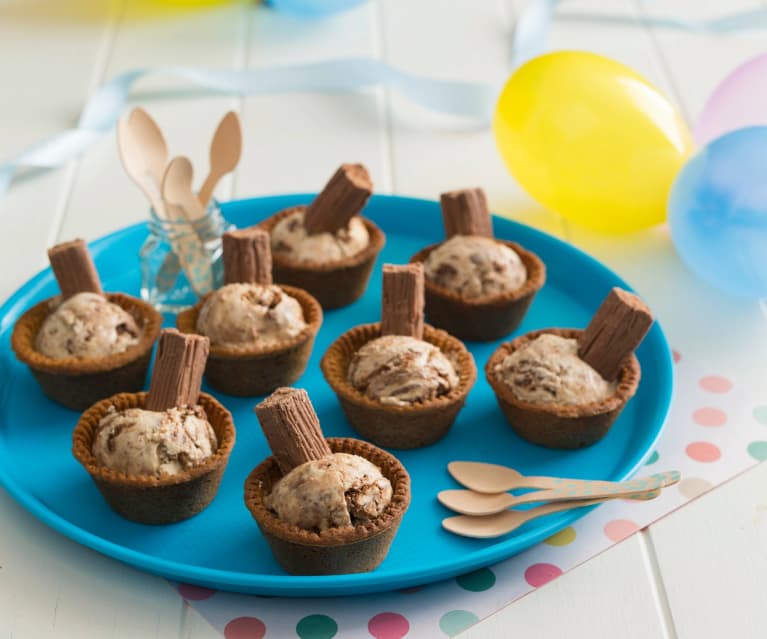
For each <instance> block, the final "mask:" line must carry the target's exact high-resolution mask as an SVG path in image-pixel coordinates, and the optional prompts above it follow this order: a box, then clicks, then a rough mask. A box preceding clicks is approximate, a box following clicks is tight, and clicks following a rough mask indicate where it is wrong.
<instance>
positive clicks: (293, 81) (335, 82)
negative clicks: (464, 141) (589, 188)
mask: <svg viewBox="0 0 767 639" xmlns="http://www.w3.org/2000/svg"><path fill="white" fill-rule="evenodd" d="M561 1H562V0H531V2H530V3H529V4H528V6H527V7H526V9H525V11H524V12H523V13H522V14H521V15H520V16H519V19H518V21H517V25H516V28H515V30H514V40H513V45H512V53H511V61H512V65H513V67H516V66H518V65H520V64H522V63H523V62H525V61H527V60H529V59H531V58H533V57H535V56H536V55H539V54H540V53H542V52H543V51H544V50H545V49H546V42H545V41H546V36H547V35H548V30H549V26H550V24H551V21H552V19H553V16H554V11H555V9H556V7H557V5H558V4H560V2H561ZM645 1H647V0H645ZM570 17H575V16H570ZM581 17H584V18H585V19H588V20H591V21H601V22H609V23H613V24H617V23H621V24H627V25H635V24H637V22H639V23H644V24H647V25H650V26H656V27H665V28H676V29H682V30H685V31H691V32H696V33H729V32H733V31H740V30H745V29H752V28H760V27H764V26H767V10H764V9H761V10H753V11H746V12H742V13H737V14H732V15H727V16H722V17H719V18H714V19H711V20H688V19H685V18H671V17H670V18H646V17H645V18H640V19H639V20H638V21H637V20H634V19H633V18H623V17H620V16H595V15H588V16H581ZM163 74H164V75H169V76H174V77H176V78H181V79H184V80H187V81H189V82H191V83H192V84H195V85H197V86H199V87H201V88H203V89H207V90H209V91H212V92H217V93H225V94H236V95H258V94H265V93H268V94H275V93H289V92H299V91H300V92H310V91H357V90H360V89H364V88H367V87H372V86H385V87H388V88H390V89H393V90H396V91H399V92H400V93H402V94H403V95H404V96H406V97H407V98H409V99H410V100H411V101H413V102H415V103H416V104H419V105H420V106H423V107H425V108H428V109H432V110H434V111H438V112H442V113H446V114H450V115H454V116H458V117H464V118H471V119H473V120H479V121H481V122H483V123H487V122H489V120H490V118H491V117H492V114H493V109H494V104H495V100H496V97H497V95H498V92H499V90H500V85H499V86H494V85H491V84H480V83H473V82H453V81H448V80H438V79H434V78H428V77H425V76H420V75H416V74H413V73H409V72H407V71H403V70H401V69H397V68H396V67H393V66H391V65H389V64H386V63H385V62H382V61H380V60H374V59H366V58H360V59H342V60H328V61H325V62H318V63H315V64H304V65H295V66H283V67H270V68H264V69H247V70H243V71H235V70H220V69H219V70H216V69H203V68H190V67H179V66H164V67H148V68H143V69H134V70H131V71H127V72H125V73H122V74H120V75H118V76H116V77H115V78H113V79H112V80H110V81H108V82H107V83H105V84H104V85H102V86H101V87H100V88H99V89H98V90H97V91H96V93H95V94H94V95H93V96H92V97H91V98H90V100H89V101H88V103H87V104H86V106H85V109H84V110H83V113H82V115H81V117H80V120H79V122H78V124H77V127H76V128H75V129H70V130H68V131H63V132H61V133H58V134H56V135H54V136H52V137H51V138H48V139H47V140H44V141H43V142H40V143H39V144H37V145H35V146H32V147H30V148H28V149H26V150H25V151H23V152H22V153H21V154H19V155H18V156H17V157H15V158H13V159H11V160H9V161H7V162H5V163H3V164H0V198H2V196H3V194H4V193H5V192H6V190H7V189H8V187H9V186H10V184H11V181H12V180H13V178H14V176H15V175H16V174H17V173H18V172H19V171H21V170H24V169H50V168H55V167H58V166H61V165H63V164H65V163H66V162H67V161H69V160H71V159H72V158H75V157H77V156H79V155H80V154H81V153H83V152H84V151H85V150H86V149H88V148H89V147H90V146H91V145H92V144H93V143H94V142H96V141H97V140H98V139H99V138H100V137H102V136H103V135H105V134H107V133H108V132H109V131H110V130H111V129H112V127H114V125H115V123H116V122H117V119H118V118H119V117H120V115H121V114H122V111H123V109H124V108H125V105H126V102H127V100H128V97H129V95H130V91H131V89H132V87H133V85H134V84H135V83H136V82H137V81H138V80H139V79H141V78H143V77H144V76H147V75H163Z"/></svg>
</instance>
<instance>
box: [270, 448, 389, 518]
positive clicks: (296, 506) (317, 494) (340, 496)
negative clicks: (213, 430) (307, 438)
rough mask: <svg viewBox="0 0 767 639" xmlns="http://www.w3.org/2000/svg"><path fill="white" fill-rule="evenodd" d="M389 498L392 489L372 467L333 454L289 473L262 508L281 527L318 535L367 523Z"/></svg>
mask: <svg viewBox="0 0 767 639" xmlns="http://www.w3.org/2000/svg"><path fill="white" fill-rule="evenodd" d="M391 498H392V487H391V483H390V482H389V480H388V479H386V478H385V477H384V476H383V475H382V474H381V471H380V469H379V468H378V467H377V466H375V465H374V464H372V463H371V462H369V461H368V460H367V459H364V458H363V457H359V456H357V455H350V454H348V453H333V454H332V455H329V456H327V457H324V458H322V459H317V460H312V461H308V462H306V463H304V464H301V465H300V466H296V467H295V468H293V470H291V471H290V472H289V473H288V474H287V475H285V476H284V477H283V478H282V479H280V480H279V482H278V483H277V485H276V486H275V487H274V490H272V492H271V493H270V494H269V495H267V496H266V497H265V499H264V503H265V505H266V507H267V508H269V509H271V510H273V511H274V512H275V513H276V514H277V516H278V517H279V518H280V519H281V520H283V521H284V522H286V523H289V524H293V525H295V526H298V527H299V528H303V529H305V530H313V531H317V532H321V531H323V530H327V529H328V528H339V527H349V526H355V525H357V524H362V523H366V522H369V521H372V520H374V519H376V518H377V517H378V516H380V515H381V514H382V513H383V511H384V510H385V509H386V507H387V506H388V505H389V503H390V502H391Z"/></svg>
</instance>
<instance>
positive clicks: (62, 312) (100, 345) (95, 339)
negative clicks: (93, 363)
mask: <svg viewBox="0 0 767 639" xmlns="http://www.w3.org/2000/svg"><path fill="white" fill-rule="evenodd" d="M141 334H142V331H141V328H140V327H139V326H138V324H137V323H136V320H135V319H134V318H133V316H132V315H131V314H130V313H128V312H127V311H125V310H124V309H122V308H121V307H119V306H118V305H117V304H113V303H112V302H109V301H108V300H107V299H106V298H105V297H104V296H103V295H98V294H96V293H78V294H76V295H73V296H72V297H70V298H68V299H66V300H64V301H63V302H62V301H61V300H60V298H57V300H56V301H55V303H54V310H53V312H52V313H50V314H49V315H48V317H46V319H45V321H44V322H43V324H42V326H41V327H40V331H39V332H38V334H37V337H36V340H35V348H36V349H37V350H38V351H39V352H40V353H42V354H43V355H46V356H47V357H51V358H53V359H64V358H66V357H79V358H96V357H106V356H107V355H113V354H115V353H122V352H123V351H125V350H127V349H128V348H130V347H131V346H133V345H134V344H137V343H138V342H139V340H140V339H141Z"/></svg>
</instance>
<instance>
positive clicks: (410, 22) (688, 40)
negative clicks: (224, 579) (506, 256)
mask: <svg viewBox="0 0 767 639" xmlns="http://www.w3.org/2000/svg"><path fill="white" fill-rule="evenodd" d="M137 4H138V3H136V2H131V1H130V0H102V1H99V0H91V1H88V0H76V1H75V0H72V1H70V2H62V1H61V0H0V87H2V93H1V95H0V157H2V158H5V157H10V156H12V155H14V154H15V153H16V152H17V151H19V150H21V149H22V148H23V147H25V146H27V145H28V144H29V143H31V142H33V141H37V140H39V139H42V138H43V137H45V136H48V135H50V134H52V133H54V132H56V131H58V130H61V129H64V128H68V127H70V126H72V125H73V124H74V123H75V122H76V119H77V116H78V115H79V113H80V111H81V109H82V106H83V104H84V102H85V100H86V98H87V96H88V95H89V94H90V93H91V92H92V91H93V89H94V88H95V87H97V86H98V85H99V84H100V83H101V82H102V81H104V80H106V79H108V78H110V77H112V76H114V75H115V74H117V73H119V72H121V71H123V70H126V69H129V68H134V67H140V66H150V65H159V64H188V65H200V66H216V67H232V68H243V67H247V66H265V65H272V64H278V63H279V64H285V63H297V62H305V61H314V60H320V59H325V58H331V57H341V56H373V57H379V58H382V59H385V60H387V61H390V62H392V63H393V64H396V65H398V66H400V67H402V68H404V69H408V70H411V71H414V72H419V73H424V74H428V75H433V76H437V77H444V78H450V79H467V80H481V81H490V82H497V81H498V79H499V78H504V77H505V76H506V74H507V71H508V70H507V57H508V51H509V42H510V32H511V28H512V26H513V23H514V20H515V16H516V15H517V13H518V11H519V9H520V8H521V6H522V5H523V2H518V3H515V2H513V1H512V0H371V1H370V2H369V3H368V4H365V5H363V6H361V7H359V8H357V9H355V10H353V11H350V12H348V13H346V14H343V15H341V16H338V17H336V18H334V19H332V20H328V21H325V22H315V21H302V20H297V19H293V18H290V17H285V16H280V15H275V14H273V13H271V12H269V11H267V10H264V9H263V8H261V7H256V6H255V5H254V4H252V3H251V2H246V1H241V2H231V3H229V4H221V5H218V6H215V7H212V8H209V9H206V10H200V11H192V12H175V13H174V14H173V15H172V16H167V17H162V16H157V15H154V16H150V17H147V16H142V11H141V8H140V7H138V6H137ZM142 4H143V5H146V4H150V3H142ZM760 6H762V5H761V4H760V2H759V1H758V0H718V1H716V0H708V1H702V0H675V1H668V2H664V3H660V2H656V3H649V2H648V3H646V4H641V5H640V4H639V3H638V2H633V1H631V0H612V1H609V0H590V1H578V0H574V1H571V2H568V3H565V5H564V8H563V9H562V10H561V11H560V13H559V17H558V19H557V21H556V22H555V25H554V27H553V30H552V35H551V44H552V45H553V47H556V48H568V47H569V48H586V49H589V50H592V51H596V52H599V53H603V54H606V55H609V56H611V57H614V58H616V59H618V60H621V61H623V62H625V63H627V64H629V65H630V66H632V67H634V68H635V69H637V70H638V71H640V72H641V73H643V74H644V75H645V76H647V77H648V78H649V79H650V80H652V81H653V82H655V83H656V85H657V86H659V87H660V88H661V89H662V90H664V91H665V92H666V93H667V94H668V95H669V96H670V97H671V99H672V100H674V102H675V103H676V104H677V105H678V107H679V108H680V109H681V111H682V112H683V113H684V114H685V116H686V117H687V118H688V120H690V121H692V120H693V119H694V118H695V116H696V115H697V114H698V113H699V112H700V109H701V107H702V105H703V102H704V101H705V99H706V97H707V96H708V95H709V93H710V92H711V90H712V89H713V88H714V86H715V85H716V83H717V82H718V80H719V79H721V78H722V77H723V76H724V75H725V74H726V73H727V72H728V71H729V70H731V69H732V68H734V67H735V66H736V65H737V64H739V63H740V62H742V61H744V60H745V59H747V58H748V57H751V56H753V55H755V54H757V53H761V52H762V50H763V47H764V43H765V42H767V37H766V36H765V35H764V32H762V33H761V34H759V35H758V36H757V37H753V36H752V37H750V38H749V37H738V36H730V37H727V38H724V37H715V36H704V35H690V34H682V33H679V32H674V31H668V30H653V29H648V28H647V27H646V26H643V25H634V26H630V27H627V26H605V25H603V24H596V23H594V22H593V21H590V20H588V19H583V18H582V17H579V16H583V15H588V14H595V13H600V14H604V15H612V16H623V17H625V16H628V17H633V16H638V15H642V13H643V12H648V13H650V14H652V15H664V12H667V13H669V14H671V13H673V14H677V15H678V14H680V13H683V14H684V15H686V16H688V17H706V16H716V15H718V14H721V13H723V12H725V11H737V10H744V9H753V8H756V7H760ZM170 85H171V83H170V82H169V81H168V80H167V79H164V78H161V79H158V80H151V81H145V82H142V83H141V85H140V87H139V90H138V91H137V92H136V93H134V99H135V101H136V102H137V103H141V104H142V105H144V106H147V107H148V108H149V109H150V111H151V112H152V113H153V114H154V115H155V116H156V117H157V119H158V120H159V121H160V123H161V125H162V126H163V128H164V129H165V131H166V132H167V137H168V138H169V140H170V144H171V148H172V152H174V153H185V154H188V155H189V156H191V158H192V159H193V162H194V163H195V166H199V167H203V166H206V163H207V144H208V135H209V134H208V132H212V131H213V129H214V127H215V124H216V122H217V121H218V119H219V118H220V117H221V115H222V114H223V112H225V111H226V110H228V109H230V108H235V109H237V110H238V111H239V112H240V114H241V116H242V120H243V125H244V129H245V132H246V148H245V155H244V158H243V162H242V164H241V165H240V168H239V170H238V171H237V174H236V175H235V176H234V179H231V180H228V181H226V182H225V183H223V184H222V185H221V188H220V191H219V196H220V197H221V198H223V199H228V198H230V197H244V196H253V195H261V194H268V193H279V192H292V191H300V190H316V189H318V188H319V187H320V186H321V185H322V184H323V182H324V180H325V179H326V178H327V176H328V175H329V172H330V171H331V170H332V169H333V167H335V166H337V165H338V164H339V163H340V162H342V161H349V160H353V161H362V162H364V163H366V164H367V165H368V167H370V169H371V173H372V175H373V176H374V179H375V182H376V186H377V190H378V191H379V192H394V193H400V194H407V195H415V196H423V197H429V198H433V197H435V196H436V195H437V194H438V193H439V192H440V191H443V190H447V189H451V188H458V187H461V186H468V185H478V184H481V185H484V186H485V188H486V189H487V191H488V193H489V196H490V199H491V204H492V208H493V209H494V210H495V211H498V212H500V213H503V214H508V215H511V216H513V217H515V218H516V219H520V220H522V221H524V222H527V223H530V224H533V225H535V226H538V227H539V228H542V229H544V230H546V231H548V232H550V233H553V234H555V235H559V236H561V237H564V238H566V239H567V240H569V241H571V242H573V243H575V244H576V245H578V246H581V247H582V248H584V249H585V250H587V251H589V252H591V253H592V254H594V255H595V256H596V257H598V258H599V259H602V260H604V261H605V262H606V263H608V264H609V265H610V266H611V267H613V268H614V269H616V270H617V271H618V272H619V273H620V274H621V275H623V276H624V277H626V278H627V279H628V281H629V282H631V283H632V284H633V285H635V286H636V288H637V289H638V290H639V291H640V293H641V294H642V295H643V296H645V297H646V298H647V299H648V301H649V302H650V304H651V305H652V306H653V307H654V308H655V309H656V311H657V313H658V315H659V318H660V320H661V321H662V323H663V324H664V326H665V327H666V329H667V331H668V332H669V333H670V334H671V335H675V336H676V337H677V341H676V342H675V344H674V346H676V347H677V348H679V349H680V350H682V351H683V352H690V353H695V354H696V356H697V357H699V358H701V359H702V361H708V362H711V363H712V364H716V365H717V366H719V367H722V366H725V367H726V366H729V367H730V368H732V367H735V366H737V367H738V368H739V369H740V370H749V371H753V374H754V375H762V379H765V377H764V375H765V362H767V356H766V353H765V345H766V344H767V340H766V339H765V338H766V337H767V323H766V322H765V315H764V314H763V311H762V309H761V308H760V307H759V305H758V304H756V303H753V304H748V303H734V302H731V301H729V300H727V299H726V298H723V297H719V296H718V294H716V293H715V292H713V291H712V290H711V289H708V288H706V287H705V286H704V285H703V284H701V283H700V282H698V281H696V280H695V279H694V278H693V277H692V276H691V275H690V274H689V273H687V272H686V271H685V270H684V269H683V268H682V267H681V266H680V265H679V264H678V262H677V261H676V259H675V258H674V257H673V254H672V253H671V248H670V246H669V242H668V237H667V232H666V230H665V229H655V230H652V231H649V232H647V233H643V234H640V235H639V236H637V237H633V238H631V239H630V240H625V239H620V240H611V239H609V238H600V237H597V236H592V235H590V234H587V233H585V232H584V231H582V230H579V229H575V228H572V227H570V226H569V225H568V224H566V223H565V222H564V221H563V220H562V219H560V218H559V217H558V216H556V215H553V214H550V213H547V212H545V211H542V210H540V208H539V207H538V206H536V205H535V204H534V203H533V202H531V201H530V200H529V198H527V197H526V196H525V195H524V194H523V193H522V191H521V189H520V188H519V187H517V186H516V185H515V184H514V182H513V180H512V179H511V178H510V177H509V176H508V175H507V173H506V171H505V169H504V167H503V166H502V164H501V161H500V159H499V157H498V154H497V153H496V150H495V148H494V143H493V139H492V135H491V133H490V131H489V130H487V129H476V128H474V129H467V128H466V127H465V126H458V125H456V123H455V122H453V121H451V120H449V119H447V118H444V117H440V116H436V115H434V114H433V113H430V112H426V111H423V110H421V109H418V108H416V107H414V106H412V105H410V104H408V103H407V102H406V101H405V100H403V99H402V98H400V97H399V96H396V95H387V94H386V93H385V92H384V91H382V90H371V91H364V92H360V93H344V94H293V95H282V96H262V97H254V98H247V99H241V98H235V97H231V98H229V97H220V96H217V97H211V96H206V95H200V94H198V93H195V92H189V91H184V90H181V91H180V92H179V93H178V95H177V96H175V97H173V98H172V99H162V100H159V99H157V95H156V93H154V92H156V91H157V90H159V89H163V90H165V89H167V88H168V86H170ZM173 86H175V83H174V84H173ZM179 88H180V89H183V87H182V86H180V85H179ZM145 214H146V203H145V202H144V200H143V199H142V196H141V194H140V193H139V191H138V190H137V189H136V188H135V187H134V186H133V184H132V183H130V182H129V181H128V179H127V178H126V177H125V176H124V174H123V172H122V169H121V167H120V165H119V162H118V159H117V154H116V149H115V144H114V139H113V138H112V137H111V136H110V137H109V138H108V139H104V140H103V141H102V142H100V143H99V144H97V146H96V147H95V148H93V149H92V150H91V151H90V152H89V153H88V154H87V155H86V156H85V157H84V158H83V159H82V160H81V161H78V162H73V163H71V164H70V165H68V166H67V167H65V168H64V169H62V170H58V171H55V172H51V173H47V174H44V175H42V176H37V177H34V178H29V179H25V180H21V181H17V183H16V185H15V186H14V188H13V189H12V191H11V192H10V194H9V195H8V197H7V198H6V199H4V200H3V201H1V202H0V299H5V298H6V297H7V296H8V295H9V294H10V293H11V292H12V291H13V290H15V289H16V288H17V287H18V286H19V285H21V284H22V283H23V282H24V281H25V280H26V279H27V278H28V277H29V276H31V275H32V274H33V273H34V272H36V271H37V270H38V269H39V268H41V267H42V266H43V265H44V262H45V259H44V256H45V249H46V247H47V246H50V245H51V244H53V243H55V242H56V241H59V240H63V239H69V238H73V237H76V236H82V237H85V238H86V239H89V240H90V239H94V238H96V237H98V236H100V235H103V234H105V233H107V232H110V231H112V230H114V229H116V228H118V227H121V226H124V225H127V224H129V223H133V222H136V221H139V220H141V219H142V218H144V217H145ZM679 291H683V298H684V300H683V304H682V303H680V299H679V295H680V293H679ZM701 312H705V313H707V314H708V315H709V317H710V319H711V321H709V323H708V326H709V327H710V326H712V325H714V326H721V327H724V326H727V325H730V326H734V327H735V329H736V330H735V331H734V335H733V336H731V337H729V338H727V341H726V342H723V343H722V344H721V345H720V344H718V343H717V342H716V338H717V337H719V336H718V335H711V334H710V330H708V329H706V330H704V329H703V328H701V327H699V326H698V325H697V324H696V323H695V322H694V321H693V319H694V318H695V317H696V316H697V315H699V314H700V313H701ZM766 486H767V467H765V466H762V467H757V468H756V469H754V470H752V471H750V472H748V473H746V474H744V475H742V476H741V477H738V478H736V479H735V480H733V481H731V482H729V483H728V484H726V485H724V486H722V487H720V488H718V489H716V490H714V491H713V492H711V493H709V494H707V495H704V496H702V497H700V498H699V499H697V500H696V501H695V502H694V503H691V504H689V505H688V506H686V507H685V508H683V509H681V510H679V511H677V512H675V513H673V514H671V515H670V516H668V517H666V518H665V519H663V520H662V521H660V522H659V523H657V524H655V525H653V526H651V527H650V528H649V529H648V530H646V531H644V532H641V533H639V534H636V535H633V536H632V537H630V538H628V539H627V540H625V541H623V542H622V543H620V544H618V545H617V546H615V547H613V548H612V549H610V550H609V551H607V552H605V553H603V554H602V555H600V556H598V557H596V558H594V559H592V560H590V561H588V562H587V563H585V564H584V565H582V566H580V567H578V568H576V569H575V570H573V571H571V572H569V573H567V574H566V575H564V576H563V577H561V578H559V579H557V580H556V581H554V582H552V583H550V584H548V585H546V586H545V587H543V588H541V589H539V590H537V591H534V592H533V593H531V594H530V595H528V596H526V597H524V598H523V599H522V600H520V601H518V602H516V603H514V604H513V605H511V606H509V607H507V608H506V609H504V610H502V611H500V612H499V613H498V614H496V615H494V616H493V617H491V618H489V619H487V620H486V621H483V622H482V623H480V624H479V625H478V626H476V627H474V628H473V629H471V630H469V631H467V632H466V633H465V634H464V635H463V636H465V637H472V638H474V637H484V636H492V637H502V636H518V635H520V634H525V635H530V634H532V633H534V636H541V637H549V636H551V637H554V636H564V637H589V638H593V637H683V638H685V639H687V638H690V639H698V638H705V637H712V638H713V637H725V636H726V637H738V638H748V637H764V636H767V615H766V614H765V610H764V600H765V593H767V489H765V487H766ZM153 636H156V637H176V636H178V637H184V638H194V639H203V638H210V637H215V636H217V635H216V633H215V632H214V630H213V629H212V628H211V627H210V626H208V625H207V623H206V622H205V621H204V620H202V618H201V617H199V615H197V613H195V612H194V611H193V610H191V609H190V608H188V607H187V606H185V605H184V604H183V602H182V600H181V599H180V598H179V597H178V595H177V594H175V593H174V592H173V591H172V590H171V589H170V588H169V587H168V585H167V583H166V582H165V581H164V580H162V579H159V578H157V577H153V576H149V575H146V574H143V573H141V572H138V571H136V570H134V569H132V568H129V567H126V566H124V565H122V564H120V563H118V562H116V561H113V560H111V559H109V558H106V557H102V556H101V555H98V554H96V553H95V552H92V551H90V550H88V549H85V548H83V547H81V546H79V545H77V544H76V543H74V542H71V541H69V540H68V539H66V538H64V537H62V536H61V535H59V534H57V533H55V532H53V531H52V530H49V529H48V528H46V527H45V526H44V525H43V524H41V523H39V522H38V521H37V520H35V519H34V518H33V517H32V516H31V515H29V514H28V513H27V512H26V511H24V510H23V509H22V508H21V507H20V506H18V505H17V504H16V503H15V502H14V501H13V500H11V498H10V497H9V496H8V495H7V494H6V493H4V492H3V491H2V490H0V638H3V639H5V638H8V639H10V638H11V637H13V638H16V639H26V638H32V637H33V638H36V639H37V638H39V639H42V638H46V637H128V638H132V637H153Z"/></svg>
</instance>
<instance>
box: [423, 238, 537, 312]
mask: <svg viewBox="0 0 767 639" xmlns="http://www.w3.org/2000/svg"><path fill="white" fill-rule="evenodd" d="M424 274H425V276H426V279H427V280H429V281H430V282H431V283H433V284H435V285H437V286H440V287H442V288H445V289H447V290H449V291H451V292H453V293H456V294H457V295H460V296H461V297H465V298H467V299H470V298H477V297H486V296H490V295H498V294H500V293H505V292H507V291H513V290H516V289H518V288H519V287H520V286H522V285H523V284H524V283H525V281H526V280H527V269H526V268H525V265H524V263H523V262H522V260H521V259H520V257H519V255H517V253H515V252H514V251H513V250H512V249H511V248H509V247H508V246H506V245H505V244H502V243H500V242H496V241H495V240H494V239H492V238H489V237H481V236H478V235H454V236H453V237H451V238H450V239H449V240H447V241H446V242H444V243H443V244H441V245H440V246H438V247H437V248H436V249H434V250H433V251H432V252H431V253H429V255H428V257H427V258H426V260H425V262H424Z"/></svg>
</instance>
